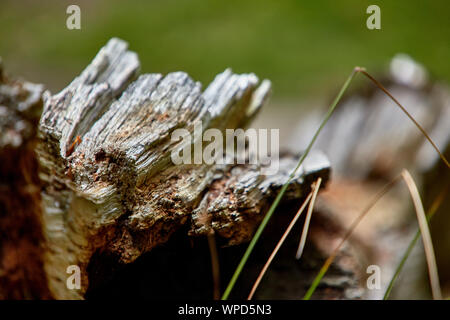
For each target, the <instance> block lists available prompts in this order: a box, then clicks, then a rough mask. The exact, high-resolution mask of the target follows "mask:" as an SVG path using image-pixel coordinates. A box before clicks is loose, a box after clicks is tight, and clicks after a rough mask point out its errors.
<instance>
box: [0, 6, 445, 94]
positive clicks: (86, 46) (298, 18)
mask: <svg viewBox="0 0 450 320" xmlns="http://www.w3.org/2000/svg"><path fill="white" fill-rule="evenodd" d="M69 4H78V5H79V6H80V7H81V26H82V29H81V30H68V29H67V28H66V19H67V17H68V15H67V14H66V8H67V6H68V5H69ZM370 4H377V5H379V6H380V7H381V26H382V29H381V30H373V31H371V30H368V29H367V28H366V19H367V17H368V14H366V8H367V7H368V6H369V5H370ZM449 13H450V2H449V1H448V0H433V1H418V0H414V1H410V0H408V1H406V0H396V1H366V0H363V1H355V0H343V1H342V0H341V1H335V0H318V1H298V0H280V1H275V0H251V1H238V0H228V1H223V0H222V1H215V0H210V1H201V0H152V1H143V0H142V1H138V0H128V1H118V0H95V1H88V0H85V1H74V0H72V1H65V0H55V1H48V0H41V1H35V0H0V56H2V58H3V60H4V63H5V65H6V68H7V71H9V73H12V74H14V75H17V76H19V75H20V76H22V77H24V78H26V79H28V80H30V81H34V82H43V83H45V84H46V85H47V87H48V88H50V89H51V90H52V91H53V92H56V91H58V90H60V89H62V88H63V87H65V86H66V85H67V83H68V82H69V81H70V80H71V79H73V77H74V76H76V75H77V74H79V73H80V71H81V70H82V69H83V68H84V67H85V66H86V65H87V64H88V63H89V62H90V60H91V59H92V58H93V56H94V55H95V54H96V53H97V51H98V49H99V48H100V47H101V46H103V45H104V44H105V43H106V42H107V40H108V39H109V38H111V37H113V36H115V37H120V38H122V39H124V40H126V41H128V42H129V43H130V48H131V49H132V50H134V51H136V52H137V53H138V54H139V57H140V60H141V62H142V71H143V72H160V73H167V72H170V71H177V70H183V71H186V72H188V73H189V74H190V75H191V76H192V77H193V78H194V79H195V80H199V81H201V82H202V83H203V84H204V85H206V84H207V83H208V82H209V81H211V80H212V79H213V77H214V75H215V74H217V73H218V72H221V71H223V70H224V69H225V68H226V67H231V68H232V69H233V70H234V71H235V72H255V73H256V74H257V75H258V76H259V77H260V78H269V79H271V80H272V81H273V87H274V96H273V99H275V100H278V101H279V100H282V99H289V100H291V99H298V98H303V99H311V98H312V99H314V98H315V97H320V96H321V95H323V94H324V93H327V94H328V93H329V92H330V91H331V92H335V91H336V90H337V88H339V86H341V85H342V82H343V81H344V79H345V78H346V77H347V75H348V74H349V73H350V71H351V70H352V68H353V67H354V66H356V65H361V66H365V67H367V68H368V69H369V70H371V71H372V72H374V71H382V70H385V68H386V66H387V63H388V62H389V59H390V58H392V57H393V56H394V54H396V53H398V52H404V53H407V54H409V55H411V56H412V57H413V58H415V59H416V60H418V61H419V62H421V63H423V64H424V65H425V66H426V67H427V68H428V69H429V71H431V73H432V75H433V76H435V77H436V78H439V79H444V80H447V81H448V80H450V64H449V63H448V62H449V57H450V22H449V21H450V19H449Z"/></svg>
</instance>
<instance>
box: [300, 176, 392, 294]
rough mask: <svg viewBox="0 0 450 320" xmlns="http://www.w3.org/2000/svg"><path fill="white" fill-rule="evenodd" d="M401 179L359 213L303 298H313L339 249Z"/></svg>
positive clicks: (389, 184)
mask: <svg viewBox="0 0 450 320" xmlns="http://www.w3.org/2000/svg"><path fill="white" fill-rule="evenodd" d="M398 180H400V176H397V177H396V178H394V179H393V180H391V181H390V182H388V183H387V184H386V185H385V186H384V187H383V188H382V189H381V190H380V191H379V192H378V193H377V195H376V196H375V197H374V199H373V200H372V201H371V202H370V203H369V205H367V207H366V208H365V209H364V210H363V211H362V212H361V214H359V215H358V217H357V218H356V219H355V221H353V223H352V224H351V226H350V228H349V229H348V230H347V232H346V233H345V235H344V237H343V238H342V240H341V242H340V243H339V244H338V245H337V247H336V248H335V249H334V250H333V252H332V253H331V255H330V256H329V257H328V258H327V260H325V263H324V264H323V266H322V268H320V271H319V273H318V274H317V276H316V277H315V278H314V281H313V283H312V284H311V286H310V287H309V289H308V291H307V292H306V293H305V295H304V297H303V300H309V299H311V296H312V295H313V293H314V291H315V290H316V288H317V286H318V285H319V283H320V281H321V280H322V278H323V276H324V275H325V273H326V272H327V271H328V268H329V267H330V266H331V264H332V263H333V261H334V259H335V258H336V256H337V255H338V253H339V250H340V249H341V247H342V245H343V244H344V243H345V242H346V241H347V239H348V238H350V236H351V235H352V233H353V231H354V230H355V229H356V227H357V226H358V225H359V223H360V222H361V221H362V219H363V218H364V217H365V216H366V215H367V214H368V213H369V211H370V210H371V209H372V208H373V207H374V206H375V205H376V204H377V202H378V201H379V200H380V199H381V198H382V197H383V196H384V195H385V194H386V193H387V192H388V191H389V190H390V189H391V188H392V187H393V186H394V185H395V184H396V183H397V182H398Z"/></svg>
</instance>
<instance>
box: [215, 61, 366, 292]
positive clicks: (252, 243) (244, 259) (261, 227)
mask: <svg viewBox="0 0 450 320" xmlns="http://www.w3.org/2000/svg"><path fill="white" fill-rule="evenodd" d="M360 71H361V69H360V68H358V67H357V68H355V69H354V70H353V71H352V73H351V74H350V76H349V77H348V78H347V80H346V81H345V83H344V85H343V86H342V88H341V90H340V91H339V93H338V95H337V96H336V98H335V99H334V101H333V103H332V104H331V106H330V108H329V109H328V112H327V114H326V115H325V118H324V119H323V120H322V122H321V124H320V126H319V128H318V129H317V131H316V133H315V134H314V136H313V138H312V139H311V141H310V142H309V144H308V147H307V148H306V150H305V152H304V153H303V155H302V156H301V157H300V160H299V161H298V163H297V166H296V167H295V169H294V170H293V171H292V173H291V174H290V175H289V177H288V179H287V181H286V183H285V184H284V185H283V186H282V188H281V190H280V192H279V193H278V195H277V197H276V198H275V200H274V201H273V203H272V205H271V206H270V208H269V211H267V213H266V215H265V216H264V219H263V221H262V222H261V224H260V225H259V227H258V229H257V230H256V232H255V235H254V236H253V238H252V240H251V241H250V244H249V245H248V247H247V250H246V251H245V253H244V255H243V257H242V259H241V261H240V262H239V265H238V266H237V268H236V270H235V272H234V274H233V276H232V277H231V280H230V282H229V283H228V286H227V288H226V289H225V292H224V293H223V295H222V300H226V299H228V296H229V295H230V292H231V290H233V287H234V285H235V283H236V281H237V279H238V278H239V275H240V274H241V272H242V269H243V268H244V266H245V264H246V263H247V260H248V258H249V256H250V254H251V253H252V251H253V248H254V247H255V244H256V242H257V241H258V239H259V237H260V236H261V234H262V232H263V231H264V228H265V227H266V225H267V223H268V222H269V220H270V218H271V217H272V214H273V213H274V211H275V209H276V208H277V207H278V204H279V202H280V200H281V198H282V197H283V195H284V193H285V192H286V190H287V188H288V185H289V183H290V182H291V180H292V179H293V177H294V176H295V173H296V172H297V170H298V168H299V167H300V166H301V164H302V163H303V161H304V160H305V158H306V156H307V155H308V153H309V151H310V150H311V148H312V146H313V144H314V142H315V141H316V139H317V137H318V135H319V133H320V131H322V129H323V127H324V126H325V124H326V123H327V122H328V120H329V119H330V117H331V115H332V114H333V112H334V110H335V109H336V106H337V105H338V103H339V101H340V100H341V98H342V96H343V95H344V93H345V91H346V90H347V88H348V86H349V85H350V82H351V81H352V80H353V78H354V77H355V75H356V74H357V73H358V72H360Z"/></svg>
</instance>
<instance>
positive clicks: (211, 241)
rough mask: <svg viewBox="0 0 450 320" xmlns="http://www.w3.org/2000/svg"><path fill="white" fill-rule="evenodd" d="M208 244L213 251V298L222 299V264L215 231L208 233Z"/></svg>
mask: <svg viewBox="0 0 450 320" xmlns="http://www.w3.org/2000/svg"><path fill="white" fill-rule="evenodd" d="M208 246H209V252H210V253H211V269H212V275H213V298H214V300H219V299H220V265H219V255H218V253H217V245H216V237H215V236H214V234H213V233H210V234H208Z"/></svg>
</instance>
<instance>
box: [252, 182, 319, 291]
mask: <svg viewBox="0 0 450 320" xmlns="http://www.w3.org/2000/svg"><path fill="white" fill-rule="evenodd" d="M319 179H320V178H319ZM315 190H319V188H318V187H317V188H316V189H315ZM315 190H314V191H312V192H310V193H309V194H308V196H307V197H306V199H305V201H304V202H303V204H302V205H301V206H300V208H299V209H298V211H297V213H296V214H295V216H294V218H293V219H292V221H291V223H290V224H289V226H288V227H287V229H286V231H285V232H284V233H283V236H282V237H281V239H280V241H278V243H277V245H276V247H275V249H273V251H272V253H271V254H270V257H269V259H267V262H266V263H265V264H264V267H263V268H262V270H261V272H260V273H259V275H258V278H257V279H256V281H255V283H254V284H253V287H252V290H251V291H250V294H249V295H248V297H247V300H251V299H252V298H253V295H254V294H255V291H256V289H257V288H258V286H259V283H260V282H261V279H262V277H263V276H264V274H265V273H266V271H267V269H268V268H269V266H270V264H271V263H272V260H273V258H275V255H276V254H277V252H278V250H279V249H280V247H281V245H282V244H283V242H284V240H285V239H286V237H287V236H288V234H289V232H290V231H291V230H292V227H293V226H294V225H295V223H296V222H297V220H298V218H299V217H300V215H301V214H302V212H303V210H305V208H306V205H307V204H308V202H309V201H310V200H311V197H312V194H313V192H315Z"/></svg>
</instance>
